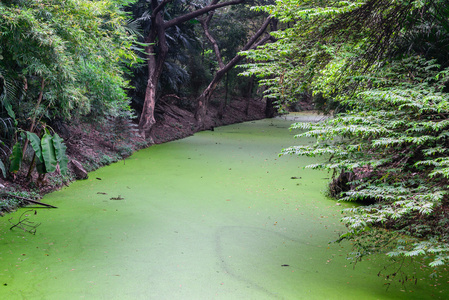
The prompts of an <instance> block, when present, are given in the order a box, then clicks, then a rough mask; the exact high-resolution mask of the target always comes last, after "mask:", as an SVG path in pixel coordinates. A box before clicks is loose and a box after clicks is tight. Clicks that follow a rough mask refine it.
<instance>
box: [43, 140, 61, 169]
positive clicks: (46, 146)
mask: <svg viewBox="0 0 449 300" xmlns="http://www.w3.org/2000/svg"><path fill="white" fill-rule="evenodd" d="M41 147H42V157H43V159H44V164H45V169H46V171H47V173H52V172H54V171H56V163H57V161H56V154H55V148H54V147H53V138H52V136H51V135H50V134H49V133H45V134H44V136H43V137H42V139H41Z"/></svg>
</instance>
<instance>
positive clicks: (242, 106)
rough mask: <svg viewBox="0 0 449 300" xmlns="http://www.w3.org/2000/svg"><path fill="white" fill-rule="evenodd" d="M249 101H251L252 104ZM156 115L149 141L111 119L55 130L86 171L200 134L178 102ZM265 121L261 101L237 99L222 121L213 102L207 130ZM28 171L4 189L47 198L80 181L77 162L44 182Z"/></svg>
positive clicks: (1, 183)
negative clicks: (67, 171)
mask: <svg viewBox="0 0 449 300" xmlns="http://www.w3.org/2000/svg"><path fill="white" fill-rule="evenodd" d="M248 101H250V102H249V105H248ZM246 107H248V108H249V109H248V114H245V110H246ZM156 112H159V113H157V114H156V120H157V123H156V124H155V126H154V128H153V130H152V132H151V136H152V139H147V140H145V139H144V138H142V136H141V135H140V134H139V133H138V130H137V125H136V124H135V123H134V122H132V121H129V120H124V119H114V120H107V121H105V122H102V123H99V122H95V121H93V122H88V123H81V122H75V121H73V122H72V123H71V124H53V125H52V127H53V128H57V130H58V131H59V133H60V135H61V136H62V137H63V138H64V141H65V143H66V145H67V155H68V156H69V159H70V161H71V160H76V161H78V162H80V163H81V165H82V166H83V167H84V169H85V170H87V171H93V170H95V169H97V168H99V167H101V166H104V165H107V164H110V163H112V162H115V161H117V160H120V159H124V158H126V157H128V156H130V155H131V154H132V153H133V152H134V151H136V150H139V149H142V148H145V147H148V146H151V144H153V143H154V144H160V143H165V142H168V141H172V140H176V139H181V138H184V137H187V136H190V135H192V134H194V133H195V132H197V131H198V130H197V126H196V122H195V118H194V114H193V113H192V112H191V111H188V110H185V109H182V108H180V107H178V106H177V105H176V103H174V102H170V103H167V101H163V102H162V104H159V107H158V109H157V110H156ZM263 118H265V101H263V100H260V99H245V98H236V99H233V100H232V101H231V102H230V104H228V105H227V107H226V109H225V110H224V112H223V115H222V118H219V117H218V105H213V102H212V105H210V107H209V110H208V115H207V116H206V118H205V120H204V121H205V124H204V128H209V129H213V127H218V126H222V125H228V124H233V123H239V122H244V121H250V120H257V119H263ZM31 155H32V154H30V155H29V156H30V157H31ZM29 160H30V159H29ZM28 164H29V163H28ZM27 172H28V167H27V166H26V160H25V166H23V167H22V170H21V171H20V172H19V173H18V174H16V176H15V178H13V179H11V180H9V181H5V180H3V179H1V178H0V190H4V191H21V190H22V191H23V190H24V191H35V192H37V193H38V194H40V195H43V194H46V193H49V192H51V191H54V190H57V189H59V188H61V187H62V186H63V185H64V184H65V185H68V184H69V182H70V181H73V180H75V179H76V175H75V174H76V173H75V171H74V165H73V163H69V175H68V176H61V175H60V174H58V172H55V173H54V174H48V175H47V177H46V178H44V179H41V178H38V176H37V174H36V172H35V171H33V172H32V178H31V179H27V178H26V175H27ZM2 186H3V187H2ZM0 197H1V195H0Z"/></svg>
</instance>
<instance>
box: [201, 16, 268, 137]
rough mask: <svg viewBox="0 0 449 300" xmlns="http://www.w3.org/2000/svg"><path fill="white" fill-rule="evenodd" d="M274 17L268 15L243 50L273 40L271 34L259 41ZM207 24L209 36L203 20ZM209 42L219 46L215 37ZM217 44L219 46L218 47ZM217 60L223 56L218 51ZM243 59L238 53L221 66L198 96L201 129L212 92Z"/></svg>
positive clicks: (203, 127)
mask: <svg viewBox="0 0 449 300" xmlns="http://www.w3.org/2000/svg"><path fill="white" fill-rule="evenodd" d="M271 20H272V18H271V17H268V18H267V19H266V20H265V22H264V23H263V24H262V26H261V27H260V28H259V30H258V31H257V32H256V33H255V34H254V35H253V36H252V37H251V38H250V40H249V41H248V42H247V43H246V45H245V46H244V47H243V49H242V51H246V50H250V49H255V48H257V47H258V46H260V45H263V44H264V43H266V42H267V41H268V40H271V39H272V37H271V36H270V35H267V36H266V37H264V38H263V39H261V40H259V41H257V40H258V39H259V38H260V37H261V36H262V34H263V33H264V32H265V30H266V29H267V27H268V25H269V24H270V23H271ZM202 23H204V24H205V25H206V26H204V25H203V28H206V29H205V32H206V36H207V37H208V36H209V34H208V32H207V22H202ZM209 42H210V43H211V44H212V45H213V46H214V49H216V48H218V46H217V43H216V41H215V40H214V39H210V38H209ZM216 46H217V47H216ZM216 57H217V60H218V61H219V62H220V61H221V56H220V55H219V54H217V52H216ZM242 59H243V56H240V55H236V56H235V57H234V58H233V59H231V60H230V61H229V62H228V63H227V64H226V65H225V66H224V67H221V68H220V70H218V72H217V73H216V74H215V76H214V78H213V79H212V81H211V83H209V85H208V86H207V88H206V89H205V90H204V91H203V93H202V94H201V95H200V96H199V97H198V99H197V103H198V104H197V108H196V112H195V119H196V122H197V126H198V128H199V129H203V130H204V129H207V128H205V125H204V124H203V122H204V118H205V116H206V114H207V106H208V104H209V100H210V98H211V97H212V94H213V93H214V91H215V89H216V88H217V86H218V84H219V83H220V81H221V80H222V79H223V76H224V75H225V74H226V73H227V72H228V71H229V70H231V69H232V68H233V67H235V66H236V65H237V64H238V63H239V62H240V61H241V60H242Z"/></svg>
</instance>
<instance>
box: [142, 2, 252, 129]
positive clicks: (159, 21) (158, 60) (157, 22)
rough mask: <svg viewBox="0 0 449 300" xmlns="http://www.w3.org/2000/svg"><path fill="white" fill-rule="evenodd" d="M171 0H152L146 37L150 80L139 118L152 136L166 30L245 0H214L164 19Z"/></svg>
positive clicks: (143, 127)
mask: <svg viewBox="0 0 449 300" xmlns="http://www.w3.org/2000/svg"><path fill="white" fill-rule="evenodd" d="M170 1H171V0H163V1H161V2H158V0H151V8H152V15H151V22H152V24H151V31H150V33H149V34H148V35H147V36H146V38H145V42H146V43H147V44H149V45H148V46H147V47H145V51H146V54H147V59H148V82H147V87H146V90H145V100H144V103H143V108H142V113H141V115H140V120H139V129H140V132H141V134H142V135H144V136H150V133H151V129H152V127H153V125H154V124H155V123H156V119H155V118H154V110H155V107H156V100H157V85H158V82H159V78H160V76H161V74H162V70H163V66H164V63H165V59H166V58H167V53H168V46H167V41H166V36H165V30H166V29H167V28H169V27H171V26H175V25H178V24H181V23H183V22H186V21H189V20H191V19H193V18H196V17H198V16H201V15H203V14H205V13H208V12H210V11H213V10H215V9H217V8H221V7H225V6H229V5H236V4H240V3H243V2H244V1H245V0H233V1H227V2H223V3H218V2H219V0H214V1H212V2H211V3H210V4H209V5H207V6H205V7H203V8H200V9H197V10H194V11H192V12H190V13H187V14H184V15H182V16H179V17H176V18H174V19H172V20H169V21H164V19H163V9H164V7H165V5H166V4H167V3H169V2H170ZM156 44H157V46H158V51H157V52H156V49H155V47H156Z"/></svg>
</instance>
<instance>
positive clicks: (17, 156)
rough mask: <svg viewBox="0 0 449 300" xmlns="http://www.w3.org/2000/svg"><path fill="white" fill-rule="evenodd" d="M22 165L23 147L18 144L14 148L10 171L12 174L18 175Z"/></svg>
mask: <svg viewBox="0 0 449 300" xmlns="http://www.w3.org/2000/svg"><path fill="white" fill-rule="evenodd" d="M21 165H22V145H21V144H20V143H16V144H15V145H14V147H13V148H12V154H11V157H10V165H9V171H10V172H11V173H17V172H18V171H19V169H20V166H21Z"/></svg>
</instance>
